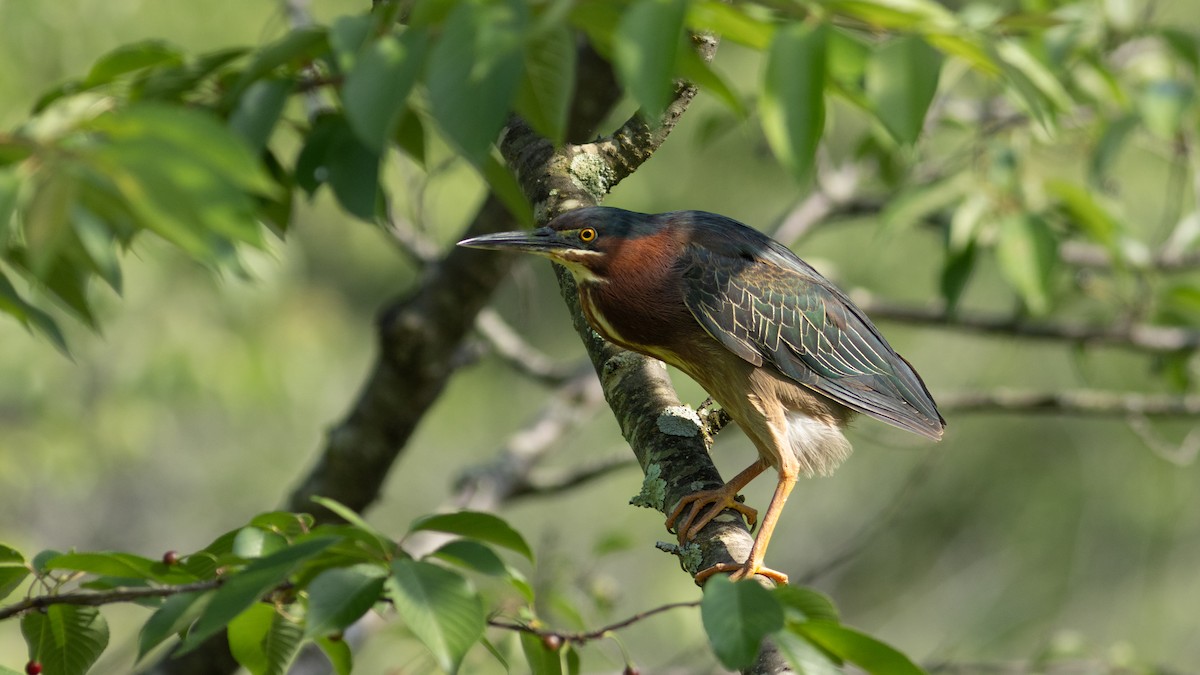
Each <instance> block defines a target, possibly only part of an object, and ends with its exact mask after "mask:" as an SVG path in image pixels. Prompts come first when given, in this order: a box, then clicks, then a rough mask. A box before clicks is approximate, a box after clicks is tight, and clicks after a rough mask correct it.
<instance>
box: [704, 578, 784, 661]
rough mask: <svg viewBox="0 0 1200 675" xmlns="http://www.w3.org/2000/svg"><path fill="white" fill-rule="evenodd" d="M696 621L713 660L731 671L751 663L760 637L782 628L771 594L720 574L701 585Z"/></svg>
mask: <svg viewBox="0 0 1200 675" xmlns="http://www.w3.org/2000/svg"><path fill="white" fill-rule="evenodd" d="M700 618H701V620H702V621H703V622H704V631H705V633H707V634H708V641H709V644H711V645H712V649H713V652H714V653H716V655H717V659H718V660H720V661H721V663H722V664H723V665H724V666H725V667H726V668H732V669H735V670H736V669H741V668H746V667H748V666H750V664H752V663H754V657H755V656H756V655H757V654H758V648H759V645H760V644H762V640H763V637H765V636H766V635H768V634H770V633H773V632H775V631H777V630H779V629H780V628H783V608H782V607H781V606H780V604H779V601H778V600H776V599H775V596H773V595H772V594H771V591H768V590H767V589H765V588H763V587H762V585H760V584H759V583H758V582H756V581H754V580H746V581H739V582H731V581H729V578H728V577H726V576H725V575H722V574H718V575H716V576H713V577H711V578H710V579H709V580H708V582H707V583H705V585H704V599H703V600H701V602H700Z"/></svg>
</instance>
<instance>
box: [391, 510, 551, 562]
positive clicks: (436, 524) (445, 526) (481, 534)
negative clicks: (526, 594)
mask: <svg viewBox="0 0 1200 675" xmlns="http://www.w3.org/2000/svg"><path fill="white" fill-rule="evenodd" d="M421 530H432V531H435V532H449V533H450V534H457V535H460V536H463V537H469V538H471V539H478V540H479V541H485V542H487V543H489V544H495V545H497V546H502V547H504V548H507V549H509V550H510V551H516V552H517V553H520V554H521V555H523V556H525V557H526V558H528V559H529V561H530V562H533V550H532V549H530V548H529V544H527V543H525V538H524V537H522V536H521V534H520V533H519V532H517V531H516V530H514V529H513V528H512V527H511V526H510V525H509V524H508V523H506V522H505V521H504V520H503V519H501V518H499V517H498V516H495V515H492V514H490V513H481V512H478V511H459V512H458V513H441V514H437V515H432V516H425V517H424V518H418V519H417V520H416V521H414V522H413V524H412V526H411V527H409V532H420V531H421Z"/></svg>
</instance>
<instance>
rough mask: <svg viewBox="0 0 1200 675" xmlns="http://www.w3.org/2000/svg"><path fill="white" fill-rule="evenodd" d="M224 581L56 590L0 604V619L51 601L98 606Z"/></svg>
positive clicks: (201, 588)
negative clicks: (58, 591) (57, 592)
mask: <svg viewBox="0 0 1200 675" xmlns="http://www.w3.org/2000/svg"><path fill="white" fill-rule="evenodd" d="M224 582H225V579H223V578H217V579H209V580H208V581H197V582H195V583H191V584H181V585H179V586H154V587H149V588H126V587H119V588H113V589H111V590H107V591H75V592H72V593H60V594H58V595H37V596H34V597H32V598H26V599H24V600H22V601H20V602H17V603H13V604H11V605H9V606H7V607H0V621H3V620H5V619H8V618H11V617H14V616H16V615H18V614H21V613H22V612H28V611H29V610H35V609H45V608H47V607H50V606H51V605H76V606H86V607H99V606H101V605H111V604H114V603H118V602H130V601H133V600H143V599H145V598H167V597H170V596H172V595H180V594H182V593H192V592H195V591H210V590H212V589H214V588H217V587H218V586H220V585H221V584H222V583H224Z"/></svg>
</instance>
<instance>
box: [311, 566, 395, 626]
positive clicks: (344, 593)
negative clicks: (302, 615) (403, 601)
mask: <svg viewBox="0 0 1200 675" xmlns="http://www.w3.org/2000/svg"><path fill="white" fill-rule="evenodd" d="M386 577H387V570H385V569H383V568H381V567H379V566H378V565H354V566H352V567H339V568H334V569H331V570H326V571H324V572H322V573H321V574H320V575H318V576H317V578H315V579H313V580H312V582H310V583H309V584H308V588H307V590H308V614H307V621H306V624H305V627H304V636H305V637H314V636H320V635H327V634H329V633H334V632H337V631H340V630H342V629H344V628H346V627H347V626H349V625H350V624H352V623H354V622H355V621H357V620H358V619H359V617H361V616H362V615H363V614H366V613H367V611H368V610H369V609H371V607H372V606H374V604H375V603H376V602H378V601H379V596H380V594H381V593H382V592H383V582H384V579H385V578H386Z"/></svg>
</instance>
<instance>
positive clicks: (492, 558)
mask: <svg viewBox="0 0 1200 675" xmlns="http://www.w3.org/2000/svg"><path fill="white" fill-rule="evenodd" d="M429 555H430V556H432V557H434V558H437V559H439V560H444V561H446V562H448V563H450V564H452V565H457V566H459V567H463V568H465V569H469V570H473V571H476V572H482V573H484V574H488V575H491V576H494V577H501V576H504V575H506V574H508V566H507V565H505V564H504V561H503V560H501V559H500V556H498V555H496V552H495V551H493V550H492V549H491V548H490V547H488V546H487V545H486V544H481V543H479V542H477V541H475V540H473V539H455V540H454V541H451V542H448V543H446V544H444V545H443V546H442V547H441V548H439V549H438V550H436V551H434V552H433V553H430V554H429Z"/></svg>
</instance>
